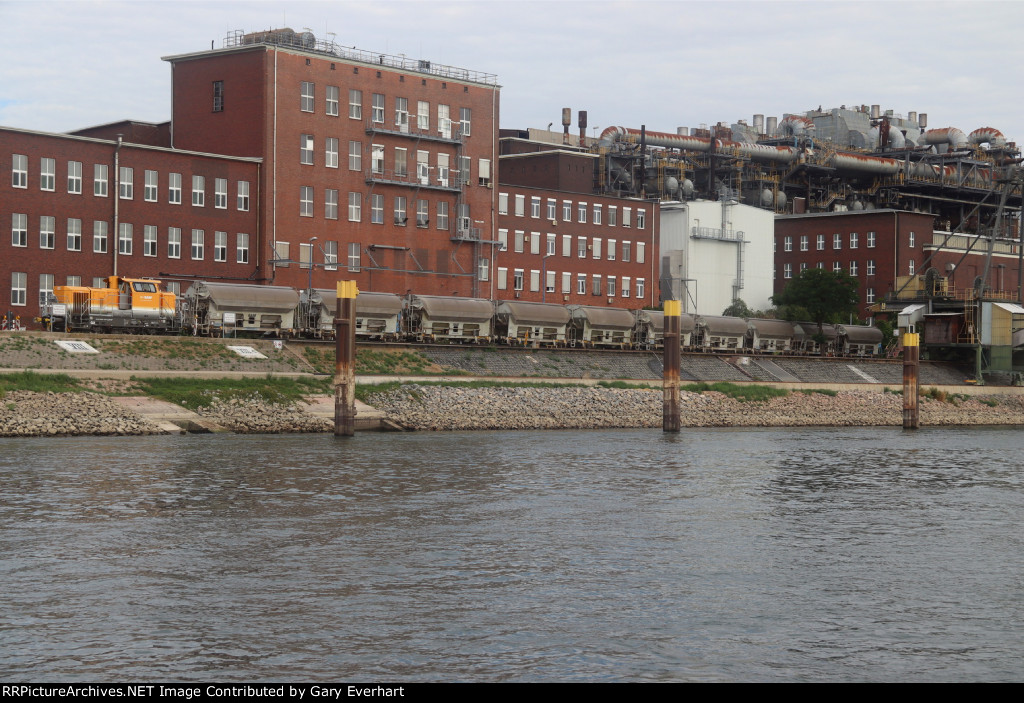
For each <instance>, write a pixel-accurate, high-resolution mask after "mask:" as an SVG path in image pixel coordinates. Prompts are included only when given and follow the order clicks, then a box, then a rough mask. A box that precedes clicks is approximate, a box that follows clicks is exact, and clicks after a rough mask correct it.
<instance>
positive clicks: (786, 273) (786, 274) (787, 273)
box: [782, 264, 793, 278]
mask: <svg viewBox="0 0 1024 703" xmlns="http://www.w3.org/2000/svg"><path fill="white" fill-rule="evenodd" d="M782 272H783V273H782V277H783V278H792V277H793V264H783V266H782Z"/></svg>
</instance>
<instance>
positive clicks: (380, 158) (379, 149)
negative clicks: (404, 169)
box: [370, 144, 384, 176]
mask: <svg viewBox="0 0 1024 703" xmlns="http://www.w3.org/2000/svg"><path fill="white" fill-rule="evenodd" d="M370 165H371V167H372V169H373V173H374V175H377V176H381V175H383V174H384V146H383V145H382V144H373V145H372V146H371V147H370Z"/></svg>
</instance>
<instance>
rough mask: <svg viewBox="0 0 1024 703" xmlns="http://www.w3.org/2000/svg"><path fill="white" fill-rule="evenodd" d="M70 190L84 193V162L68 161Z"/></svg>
mask: <svg viewBox="0 0 1024 703" xmlns="http://www.w3.org/2000/svg"><path fill="white" fill-rule="evenodd" d="M68 192H69V193H73V194H75V195H81V194H82V162H81V161H68Z"/></svg>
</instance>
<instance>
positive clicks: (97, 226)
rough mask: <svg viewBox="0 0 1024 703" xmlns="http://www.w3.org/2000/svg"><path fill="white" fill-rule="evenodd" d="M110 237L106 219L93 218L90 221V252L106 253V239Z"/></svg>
mask: <svg viewBox="0 0 1024 703" xmlns="http://www.w3.org/2000/svg"><path fill="white" fill-rule="evenodd" d="M109 239H110V225H109V224H108V223H107V222H106V220H93V222H92V253H93V254H106V253H107V248H108V244H107V242H108V240H109Z"/></svg>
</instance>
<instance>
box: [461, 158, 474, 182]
mask: <svg viewBox="0 0 1024 703" xmlns="http://www.w3.org/2000/svg"><path fill="white" fill-rule="evenodd" d="M472 161H473V160H472V159H471V158H469V157H468V156H460V157H459V183H458V184H459V185H466V184H468V183H469V180H470V179H471V178H472V177H473V175H472V174H471V173H470V170H469V166H470V164H471V163H472Z"/></svg>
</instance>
